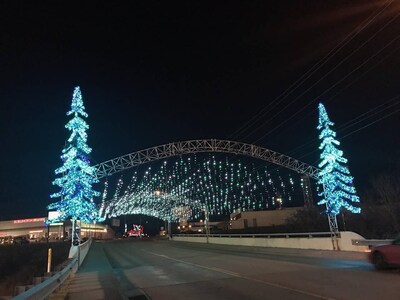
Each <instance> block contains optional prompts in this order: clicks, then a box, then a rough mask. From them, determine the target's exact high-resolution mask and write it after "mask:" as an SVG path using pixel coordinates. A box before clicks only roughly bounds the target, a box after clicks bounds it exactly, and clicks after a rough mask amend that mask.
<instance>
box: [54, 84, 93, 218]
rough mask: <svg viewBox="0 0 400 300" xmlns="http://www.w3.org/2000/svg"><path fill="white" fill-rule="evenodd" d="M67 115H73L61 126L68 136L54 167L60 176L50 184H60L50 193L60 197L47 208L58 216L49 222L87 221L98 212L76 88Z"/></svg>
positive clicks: (77, 89) (82, 109) (83, 115)
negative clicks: (58, 164)
mask: <svg viewBox="0 0 400 300" xmlns="http://www.w3.org/2000/svg"><path fill="white" fill-rule="evenodd" d="M67 115H68V116H70V115H72V116H73V118H72V119H71V120H70V121H69V122H68V123H67V124H66V125H65V128H67V129H68V130H69V131H70V132H71V135H70V137H69V139H68V141H67V144H66V147H65V148H64V149H63V150H62V155H61V160H62V161H63V165H62V166H61V167H60V168H58V169H56V170H55V173H56V174H57V175H60V177H58V178H56V179H55V180H54V181H53V185H57V186H59V187H60V191H59V192H57V193H54V194H52V195H51V196H50V197H51V198H60V201H58V202H55V203H52V204H50V205H49V206H48V207H47V208H48V209H49V210H57V211H58V212H60V213H61V214H60V216H59V217H58V218H57V219H54V220H52V222H58V221H61V220H65V219H67V218H72V219H73V220H77V219H79V220H81V221H83V222H85V223H91V222H93V221H96V220H97V218H98V211H97V209H96V206H95V204H94V202H93V197H96V196H99V195H100V193H99V192H97V191H95V190H94V189H93V188H92V184H93V183H96V182H98V180H97V179H96V177H95V176H94V174H95V169H94V167H92V166H90V159H89V154H90V152H91V151H92V149H91V148H90V147H89V146H88V145H87V144H86V142H87V133H86V130H88V129H89V125H88V124H87V123H86V121H85V120H84V119H83V118H86V117H87V116H88V115H87V113H86V112H85V107H84V105H83V100H82V94H81V91H80V88H79V87H76V88H75V90H74V93H73V98H72V105H71V110H70V111H68V112H67Z"/></svg>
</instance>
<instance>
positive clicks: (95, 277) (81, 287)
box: [66, 242, 123, 300]
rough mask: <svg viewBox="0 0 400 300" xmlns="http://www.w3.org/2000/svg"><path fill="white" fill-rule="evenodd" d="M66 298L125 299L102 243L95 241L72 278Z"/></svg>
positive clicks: (79, 299)
mask: <svg viewBox="0 0 400 300" xmlns="http://www.w3.org/2000/svg"><path fill="white" fill-rule="evenodd" d="M66 299H73V300H75V299H76V300H81V299H86V300H92V299H110V300H114V299H123V297H122V296H121V294H120V291H119V283H118V280H117V277H116V274H115V272H114V270H113V268H112V267H111V265H110V263H109V262H108V259H107V257H106V255H105V253H104V251H103V248H102V245H101V244H100V243H96V242H94V243H93V244H92V246H91V249H90V251H89V253H88V254H87V256H86V258H85V260H84V262H83V264H82V266H81V268H80V269H79V271H78V272H77V273H76V274H75V276H74V277H73V278H72V280H71V283H70V284H69V287H68V293H67V297H66Z"/></svg>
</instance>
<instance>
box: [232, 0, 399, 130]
mask: <svg viewBox="0 0 400 300" xmlns="http://www.w3.org/2000/svg"><path fill="white" fill-rule="evenodd" d="M393 1H394V0H391V1H390V2H389V0H388V1H386V3H388V2H389V3H388V4H386V3H385V4H386V5H384V7H383V8H378V9H377V10H376V11H374V12H373V13H372V14H371V15H370V16H369V17H368V18H367V19H366V20H364V21H362V22H361V23H360V24H359V25H358V26H357V27H356V28H355V29H354V30H353V31H352V32H351V33H350V34H348V35H347V36H346V37H345V38H344V39H343V40H342V41H341V42H340V43H339V44H337V45H336V46H335V47H334V48H333V49H332V50H331V51H329V53H328V54H326V55H325V56H324V57H323V58H322V59H320V60H319V61H318V62H317V63H315V64H314V65H313V66H312V67H311V68H310V69H309V70H308V71H307V72H306V73H304V74H303V75H302V76H301V77H300V78H299V79H298V80H296V81H295V82H294V83H293V84H292V85H290V86H289V87H288V88H287V89H286V90H285V91H283V92H282V93H281V94H280V95H279V96H278V97H276V98H275V99H274V100H273V101H272V102H271V104H270V105H269V106H266V107H264V108H263V109H262V110H261V111H260V112H258V113H257V114H256V115H255V116H253V117H252V118H251V119H250V120H249V121H247V122H246V123H245V124H244V125H243V126H241V127H240V128H239V129H238V130H236V131H235V132H234V133H232V134H231V135H230V136H229V137H233V136H234V135H235V134H236V133H238V134H239V133H240V132H241V131H244V130H246V129H248V128H249V127H251V126H252V125H253V124H251V123H256V122H257V121H258V120H259V119H260V118H261V117H262V116H263V115H264V114H265V113H267V112H269V111H270V110H271V109H273V108H274V107H275V106H276V105H278V104H279V103H280V102H281V101H282V100H283V99H285V98H286V97H287V96H288V95H290V94H291V93H292V92H293V91H295V90H296V89H297V88H298V87H299V86H301V85H302V84H303V83H304V82H305V81H306V80H307V79H308V78H309V77H310V76H311V75H313V74H314V73H315V72H316V71H318V70H319V69H320V68H321V67H322V66H323V65H325V64H326V63H327V62H328V61H329V60H330V59H331V58H332V57H333V56H334V55H335V54H336V53H337V52H338V51H340V50H341V49H342V48H343V47H344V46H346V45H347V44H348V43H349V42H350V41H351V40H353V39H354V37H355V36H357V35H358V34H359V33H360V32H361V31H362V30H364V29H365V28H366V27H367V26H368V25H369V24H370V23H371V22H372V21H373V20H374V19H375V18H376V17H377V16H379V15H380V14H381V13H382V12H383V11H384V10H385V9H386V8H387V7H388V6H389V5H390V4H391V3H392V2H393ZM379 10H381V11H379ZM377 11H378V12H377ZM363 23H365V24H363ZM299 82H300V83H299ZM292 87H294V88H293V89H292V90H291V91H290V89H291V88H292ZM285 94H286V95H285ZM281 97H283V98H282V99H281V101H279V102H278V103H277V104H276V105H274V106H273V107H272V108H271V107H270V106H271V105H273V104H274V102H276V101H278V99H279V98H281ZM268 108H269V110H268V111H266V110H267V109H268ZM253 120H254V122H253Z"/></svg>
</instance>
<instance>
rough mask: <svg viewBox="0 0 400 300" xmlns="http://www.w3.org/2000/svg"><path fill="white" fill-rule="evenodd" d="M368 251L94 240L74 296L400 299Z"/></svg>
mask: <svg viewBox="0 0 400 300" xmlns="http://www.w3.org/2000/svg"><path fill="white" fill-rule="evenodd" d="M364 257H365V255H364V254H349V253H335V252H329V251H315V250H314V251H309V250H290V249H277V248H268V249H261V248H252V247H237V246H220V245H207V244H196V243H186V242H172V241H166V240H150V239H148V240H146V239H126V240H117V241H108V242H101V241H98V242H96V243H93V244H92V247H91V249H90V251H89V254H88V256H87V257H86V259H85V261H84V263H83V265H82V267H81V269H80V271H79V272H78V273H77V274H76V277H75V279H74V280H73V282H72V283H71V285H70V287H69V294H68V297H69V299H87V300H89V299H124V298H125V299H132V300H133V299H134V300H136V299H137V300H139V299H154V300H157V299H163V300H168V299H174V300H178V299H185V300H187V299H190V300H195V299H201V300H212V299H230V300H232V299H279V300H286V299H288V300H291V299H365V300H366V299H400V271H399V270H389V271H384V272H377V271H375V270H374V269H373V267H372V266H371V265H370V264H369V263H368V262H367V261H366V260H365V258H364Z"/></svg>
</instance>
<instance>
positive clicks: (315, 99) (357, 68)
mask: <svg viewBox="0 0 400 300" xmlns="http://www.w3.org/2000/svg"><path fill="white" fill-rule="evenodd" d="M399 15H400V14H398V15H396V18H397V17H398V16H399ZM399 38H400V34H399V35H397V36H396V37H395V38H394V39H392V40H391V41H390V42H389V43H387V44H386V45H385V46H384V47H382V48H381V49H380V50H379V51H378V52H376V53H375V54H374V55H372V56H370V57H369V58H368V59H366V60H365V61H364V62H363V63H362V64H360V65H358V66H357V67H356V68H355V69H353V70H352V71H351V72H349V73H348V74H347V75H346V76H344V77H342V78H341V79H340V80H338V81H337V82H336V83H335V84H333V85H332V86H331V87H329V88H328V89H326V90H325V91H324V92H323V93H321V94H320V95H319V96H317V97H316V98H314V100H311V101H310V102H309V103H307V104H306V105H305V106H303V107H302V108H301V109H299V110H298V111H296V112H295V113H294V114H292V115H291V116H290V117H288V118H287V119H285V120H284V121H282V122H281V123H280V124H279V125H276V126H275V127H274V128H273V129H271V130H269V131H268V132H267V133H265V134H264V135H263V136H262V137H261V138H259V139H258V140H256V141H255V143H256V142H258V141H260V140H262V139H263V138H265V137H266V136H267V135H269V134H271V133H272V132H274V131H275V130H277V129H278V128H280V127H281V126H282V125H284V124H286V123H287V122H288V121H290V120H291V119H292V118H294V117H295V116H297V115H298V114H299V113H301V112H302V111H303V110H304V109H306V108H307V107H309V106H310V105H311V104H313V103H314V102H316V101H317V100H318V99H319V98H321V97H322V96H323V95H324V94H326V93H327V92H329V91H330V90H331V89H333V88H334V87H336V86H337V85H338V84H339V83H341V82H343V81H344V80H345V79H346V78H347V77H349V76H350V75H352V74H353V73H354V72H356V71H357V70H359V69H360V68H361V67H363V66H364V65H365V64H366V63H368V62H369V61H370V60H371V59H373V58H375V57H376V56H377V55H379V54H380V53H381V52H382V51H383V50H385V49H386V48H387V47H389V46H390V45H391V44H392V43H394V42H395V41H396V40H398V39H399ZM335 68H336V67H335ZM329 73H331V71H330V72H328V73H327V74H326V75H325V76H323V78H325V77H326V76H327V75H328V74H329ZM323 78H321V79H320V80H318V81H317V82H316V83H315V84H317V83H318V82H320V81H321V80H322V79H323ZM315 84H314V85H313V86H315ZM313 86H311V87H313ZM309 89H310V88H309ZM309 89H307V90H306V92H307V91H308V90H309ZM306 92H304V93H302V94H301V95H300V96H298V97H297V98H295V100H297V99H298V98H299V97H301V96H303V95H304V94H305V93H306ZM295 100H293V101H292V102H290V103H289V104H288V105H290V104H291V103H293V102H294V101H295ZM288 105H287V106H288ZM287 106H285V108H286V107H287ZM285 108H284V109H285ZM281 111H282V110H281Z"/></svg>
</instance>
